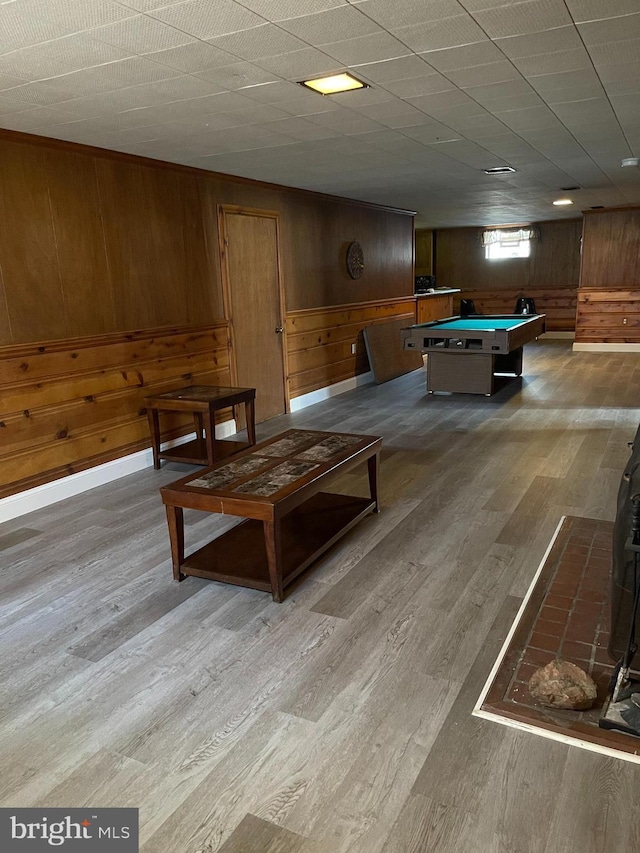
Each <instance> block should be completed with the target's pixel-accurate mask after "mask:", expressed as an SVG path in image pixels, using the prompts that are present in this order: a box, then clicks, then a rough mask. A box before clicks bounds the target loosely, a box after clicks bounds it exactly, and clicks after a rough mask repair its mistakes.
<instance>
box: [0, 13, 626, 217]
mask: <svg viewBox="0 0 640 853" xmlns="http://www.w3.org/2000/svg"><path fill="white" fill-rule="evenodd" d="M344 69H350V70H351V71H352V72H353V73H354V74H356V75H357V76H358V77H360V78H361V79H362V80H364V81H365V82H367V83H369V84H370V85H371V88H369V89H365V90H361V91H357V92H351V93H345V94H342V95H336V96H332V97H323V96H322V95H319V94H316V93H314V92H309V91H307V90H305V89H302V88H301V87H300V86H298V85H297V83H296V81H298V80H301V79H303V78H305V77H309V76H310V75H319V74H324V73H331V72H336V71H342V70H344ZM0 126H3V127H6V128H10V129H13V130H20V131H25V132H27V133H35V134H40V135H43V136H51V137H56V138H58V139H67V140H71V141H73V142H82V143H87V144H89V145H97V146H100V147H103V148H110V149H114V150H117V151H127V152H130V153H132V154H139V155H143V156H146V157H153V158H157V159H161V160H169V161H172V162H176V163H185V164H188V165H192V166H197V167H199V168H202V169H209V170H213V171H218V172H226V173H229V174H233V175H243V176H245V177H249V178H255V179H258V180H263V181H271V182H275V183H278V184H284V185H287V186H295V187H303V188H305V189H310V190H317V191H320V192H326V193H332V194H336V195H341V196H348V197H351V198H356V199H361V200H365V201H372V202H378V203H381V204H386V205H392V206H394V207H402V208H407V209H410V210H416V211H418V217H417V220H416V222H417V225H418V226H423V227H427V226H428V227H438V226H439V227H443V226H455V225H477V224H503V223H507V222H521V221H523V220H541V219H554V218H566V217H570V216H576V214H577V213H578V211H579V210H581V209H586V208H589V207H592V206H596V205H604V206H606V207H610V206H618V205H625V204H640V169H638V168H633V167H632V168H624V169H623V168H621V167H620V161H621V159H622V158H625V157H633V156H640V0H180V2H175V0H117V1H116V0H0ZM505 164H507V165H510V166H513V167H514V168H516V169H517V172H516V173H515V174H510V175H504V176H499V177H496V176H488V175H486V174H484V172H483V171H482V170H483V169H485V168H489V167H492V166H500V165H505ZM575 186H578V187H580V189H579V190H575V191H574V190H572V191H570V192H569V191H567V192H561V188H563V187H575ZM562 195H568V196H570V197H571V198H573V199H574V202H575V205H574V207H573V208H569V209H567V208H564V209H557V208H554V207H552V205H551V202H552V200H553V199H554V198H558V197H559V196H562Z"/></svg>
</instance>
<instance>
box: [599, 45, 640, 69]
mask: <svg viewBox="0 0 640 853" xmlns="http://www.w3.org/2000/svg"><path fill="white" fill-rule="evenodd" d="M589 56H590V57H591V59H592V60H593V63H594V65H595V66H596V68H597V69H598V71H600V66H602V65H618V64H620V63H623V64H624V63H627V62H637V61H638V57H639V56H640V38H634V39H625V40H624V41H614V42H610V43H609V44H598V45H593V46H592V47H590V48H589Z"/></svg>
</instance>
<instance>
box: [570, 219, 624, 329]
mask: <svg viewBox="0 0 640 853" xmlns="http://www.w3.org/2000/svg"><path fill="white" fill-rule="evenodd" d="M576 341H577V342H579V343H638V342H640V208H637V207H635V208H620V209H617V210H589V211H585V216H584V224H583V236H582V266H581V269H580V289H579V291H578V313H577V320H576Z"/></svg>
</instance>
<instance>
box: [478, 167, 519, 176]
mask: <svg viewBox="0 0 640 853" xmlns="http://www.w3.org/2000/svg"><path fill="white" fill-rule="evenodd" d="M482 171H483V172H484V173H485V174H487V175H504V174H505V172H515V169H514V168H513V166H494V167H493V168H492V169H483V170H482Z"/></svg>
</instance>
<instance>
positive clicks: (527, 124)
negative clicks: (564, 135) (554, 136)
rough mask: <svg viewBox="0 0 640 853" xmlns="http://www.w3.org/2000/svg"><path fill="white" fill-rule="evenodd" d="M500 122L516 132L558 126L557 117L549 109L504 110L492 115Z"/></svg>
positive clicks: (544, 107)
mask: <svg viewBox="0 0 640 853" xmlns="http://www.w3.org/2000/svg"><path fill="white" fill-rule="evenodd" d="M494 115H496V116H497V117H498V118H499V119H500V120H501V121H503V122H504V123H505V124H506V125H507V126H508V127H510V128H511V129H512V130H515V131H516V132H518V131H522V130H533V129H537V130H544V129H547V128H555V127H559V126H560V121H559V120H558V117H557V116H556V115H555V114H554V113H553V112H552V110H550V109H549V107H546V106H543V107H529V108H527V109H523V110H504V111H502V112H496V113H494Z"/></svg>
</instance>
